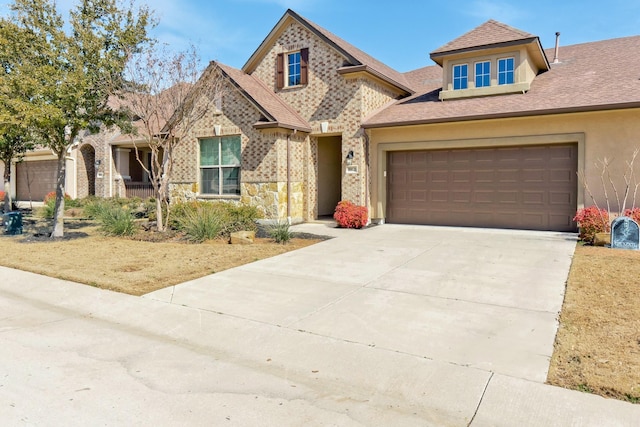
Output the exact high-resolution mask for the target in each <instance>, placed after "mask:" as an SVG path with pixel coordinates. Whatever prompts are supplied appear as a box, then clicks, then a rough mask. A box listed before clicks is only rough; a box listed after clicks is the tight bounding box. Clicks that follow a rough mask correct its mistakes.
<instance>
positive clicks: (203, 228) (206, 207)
mask: <svg viewBox="0 0 640 427" xmlns="http://www.w3.org/2000/svg"><path fill="white" fill-rule="evenodd" d="M224 222H225V217H224V215H221V209H220V208H219V206H216V205H214V204H209V203H202V204H200V205H199V206H197V207H196V208H195V209H187V210H185V213H184V217H183V218H182V220H181V228H182V230H183V231H184V232H185V233H186V234H187V237H188V238H189V240H191V241H194V242H198V243H200V242H204V241H205V240H211V239H215V238H217V237H219V236H220V234H221V231H222V229H223V227H224Z"/></svg>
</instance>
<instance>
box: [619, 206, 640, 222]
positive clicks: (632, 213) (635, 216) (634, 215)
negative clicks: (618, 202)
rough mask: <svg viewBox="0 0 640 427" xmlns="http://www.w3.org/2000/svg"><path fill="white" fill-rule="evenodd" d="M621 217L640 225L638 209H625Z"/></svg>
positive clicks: (639, 210)
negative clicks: (626, 217)
mask: <svg viewBox="0 0 640 427" xmlns="http://www.w3.org/2000/svg"><path fill="white" fill-rule="evenodd" d="M623 215H624V216H628V217H629V218H631V219H632V220H634V221H635V222H637V223H638V224H640V208H633V209H625V210H624V213H623Z"/></svg>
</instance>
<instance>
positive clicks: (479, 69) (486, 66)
mask: <svg viewBox="0 0 640 427" xmlns="http://www.w3.org/2000/svg"><path fill="white" fill-rule="evenodd" d="M475 71H476V73H475V83H476V87H489V86H491V61H482V62H476V70H475Z"/></svg>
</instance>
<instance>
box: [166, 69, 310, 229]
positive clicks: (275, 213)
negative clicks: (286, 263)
mask: <svg viewBox="0 0 640 427" xmlns="http://www.w3.org/2000/svg"><path fill="white" fill-rule="evenodd" d="M208 77H209V78H216V75H215V74H209V76H208ZM260 119H261V114H260V112H259V111H258V110H257V109H256V108H255V106H253V105H252V104H251V103H250V102H249V101H248V100H247V99H246V98H244V97H243V96H242V95H241V94H240V93H239V92H238V91H237V90H236V89H235V88H233V87H231V85H227V87H226V88H225V90H224V94H223V99H222V111H221V112H214V111H210V112H208V113H207V114H206V115H205V116H204V117H202V118H201V119H200V120H198V121H197V122H196V123H194V125H193V127H192V128H191V129H189V130H188V132H187V134H186V136H185V137H184V138H183V140H182V141H181V143H180V145H179V146H178V147H177V148H176V150H175V152H174V155H175V162H174V174H173V180H172V183H171V187H170V194H171V200H172V202H178V201H188V200H210V201H212V200H220V201H226V202H231V203H246V204H248V205H251V206H257V207H258V208H259V210H260V211H261V213H262V214H263V215H264V217H265V218H266V219H283V218H286V216H287V138H289V140H290V142H289V145H290V149H291V153H290V156H291V172H290V174H291V180H292V197H291V216H292V218H294V219H295V220H296V221H302V220H303V218H304V215H303V210H304V207H303V183H302V180H303V173H302V168H300V167H295V165H297V164H299V163H300V162H301V161H302V160H303V158H304V151H303V148H302V147H303V144H304V141H305V140H306V136H305V135H304V134H302V133H297V134H295V135H291V134H287V133H286V132H285V131H279V132H278V131H270V130H265V131H259V130H256V129H255V128H254V127H253V124H254V123H256V122H257V121H259V120H260ZM214 125H220V127H221V129H220V130H221V131H220V135H215V134H214ZM227 135H240V137H241V146H242V147H241V150H242V159H241V165H242V169H241V173H240V180H241V185H240V193H241V194H240V197H236V196H231V197H225V196H211V195H202V194H199V192H198V183H199V179H200V178H199V174H200V170H199V164H198V162H199V160H198V159H199V139H200V138H208V137H214V136H227Z"/></svg>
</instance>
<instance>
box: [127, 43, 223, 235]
mask: <svg viewBox="0 0 640 427" xmlns="http://www.w3.org/2000/svg"><path fill="white" fill-rule="evenodd" d="M200 75H201V70H200V68H199V60H198V55H197V53H196V51H195V48H193V47H192V48H191V49H190V50H188V51H185V52H178V53H171V52H168V51H167V50H166V49H163V48H152V49H147V50H145V51H144V52H142V53H141V54H139V55H135V56H134V57H133V58H132V60H131V61H130V62H129V64H128V67H127V79H128V81H129V91H128V93H127V94H126V95H125V97H124V104H125V106H126V107H127V109H128V112H129V114H130V118H131V122H132V123H134V124H135V129H136V131H137V135H138V140H139V139H142V140H143V141H144V144H145V146H148V147H149V148H150V150H151V162H150V163H146V162H145V161H144V160H145V159H141V158H140V154H139V151H138V144H137V143H136V144H135V149H136V150H135V151H136V158H137V160H138V163H140V165H141V166H142V168H143V169H144V170H145V171H146V172H147V174H148V175H149V178H150V180H151V183H152V185H153V189H154V192H155V197H156V214H157V221H156V222H157V228H158V231H166V229H167V227H168V224H169V212H170V204H169V196H170V194H169V183H170V180H171V175H172V172H173V162H174V151H175V149H176V147H178V145H179V144H180V141H181V139H182V138H183V137H184V136H185V135H186V134H187V133H188V132H189V130H190V129H191V128H192V127H193V125H194V124H195V123H196V122H197V121H198V120H199V119H200V118H202V117H203V116H204V115H205V114H206V113H207V112H208V111H210V110H212V109H215V110H217V109H220V108H221V106H220V103H221V101H222V95H223V89H224V88H225V84H224V79H223V77H222V75H221V74H220V73H219V72H218V71H217V70H216V69H214V67H209V69H207V70H206V71H205V73H204V75H203V76H202V78H199V77H200ZM163 206H164V211H165V212H166V213H167V215H166V217H165V218H163V215H162V214H163V209H162V207H163Z"/></svg>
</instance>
